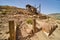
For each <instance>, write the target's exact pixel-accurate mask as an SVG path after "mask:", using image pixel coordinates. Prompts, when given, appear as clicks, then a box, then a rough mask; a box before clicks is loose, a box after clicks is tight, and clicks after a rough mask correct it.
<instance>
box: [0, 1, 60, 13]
mask: <svg viewBox="0 0 60 40" xmlns="http://www.w3.org/2000/svg"><path fill="white" fill-rule="evenodd" d="M26 4H31V5H33V6H36V7H38V6H39V4H41V13H44V14H50V13H60V0H0V5H9V6H16V7H21V8H25V5H26Z"/></svg>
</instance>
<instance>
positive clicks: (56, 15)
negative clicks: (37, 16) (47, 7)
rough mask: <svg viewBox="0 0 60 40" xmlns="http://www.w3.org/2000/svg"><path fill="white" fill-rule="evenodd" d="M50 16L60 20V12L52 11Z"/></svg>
mask: <svg viewBox="0 0 60 40" xmlns="http://www.w3.org/2000/svg"><path fill="white" fill-rule="evenodd" d="M49 16H53V17H55V18H56V19H58V20H60V13H52V14H49Z"/></svg>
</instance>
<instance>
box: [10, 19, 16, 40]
mask: <svg viewBox="0 0 60 40" xmlns="http://www.w3.org/2000/svg"><path fill="white" fill-rule="evenodd" d="M9 32H10V40H16V32H15V27H14V21H13V20H12V21H9Z"/></svg>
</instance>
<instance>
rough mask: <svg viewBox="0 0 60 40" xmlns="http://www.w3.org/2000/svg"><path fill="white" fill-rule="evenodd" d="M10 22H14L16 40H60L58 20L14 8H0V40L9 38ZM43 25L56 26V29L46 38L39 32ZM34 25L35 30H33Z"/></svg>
mask: <svg viewBox="0 0 60 40" xmlns="http://www.w3.org/2000/svg"><path fill="white" fill-rule="evenodd" d="M37 13H38V12H37ZM34 19H35V20H36V23H35V22H34ZM11 20H13V21H14V23H15V25H14V26H15V27H16V28H17V29H16V36H17V39H18V40H60V36H59V35H60V21H59V20H56V19H54V18H51V17H50V16H48V15H44V14H41V13H38V14H36V13H34V12H31V11H29V10H27V9H24V8H17V7H14V6H0V40H8V39H9V38H10V35H9V21H11ZM44 23H46V25H47V24H49V25H47V27H48V26H50V27H51V25H52V26H54V25H53V24H57V25H58V28H57V29H56V30H55V31H54V32H53V33H52V34H51V35H50V36H49V37H48V36H46V35H45V34H44V33H43V31H41V25H42V26H44V27H45V26H46V25H45V24H44ZM43 24H44V25H43ZM35 25H36V28H34V26H35ZM50 27H49V28H50ZM34 29H35V30H36V31H35V30H34Z"/></svg>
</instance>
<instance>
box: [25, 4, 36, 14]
mask: <svg viewBox="0 0 60 40" xmlns="http://www.w3.org/2000/svg"><path fill="white" fill-rule="evenodd" d="M26 9H27V10H28V11H30V12H33V13H35V14H37V9H36V8H35V7H33V6H31V5H29V4H27V5H26Z"/></svg>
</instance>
